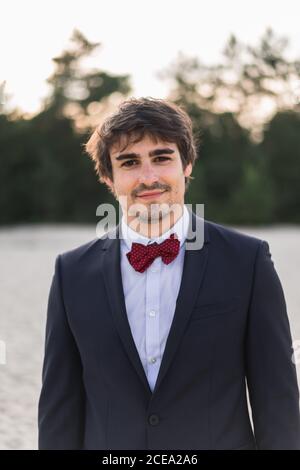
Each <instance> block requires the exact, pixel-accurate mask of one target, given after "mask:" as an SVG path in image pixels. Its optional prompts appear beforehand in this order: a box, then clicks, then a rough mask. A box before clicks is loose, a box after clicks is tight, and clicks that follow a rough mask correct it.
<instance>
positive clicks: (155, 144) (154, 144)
mask: <svg viewBox="0 0 300 470" xmlns="http://www.w3.org/2000/svg"><path fill="white" fill-rule="evenodd" d="M135 140H137V137H135V136H127V135H122V136H121V137H120V138H119V140H118V141H117V142H116V143H114V144H113V145H112V146H111V148H110V155H111V156H114V157H116V156H118V155H119V154H120V153H123V152H125V151H126V153H129V152H130V153H137V154H142V153H147V152H149V151H150V150H154V149H158V148H164V147H168V148H171V149H173V150H175V151H178V146H177V144H176V143H175V142H169V141H167V140H164V139H161V138H159V137H156V136H155V137H154V136H150V135H145V136H144V137H142V138H141V139H139V141H138V142H134V141H135Z"/></svg>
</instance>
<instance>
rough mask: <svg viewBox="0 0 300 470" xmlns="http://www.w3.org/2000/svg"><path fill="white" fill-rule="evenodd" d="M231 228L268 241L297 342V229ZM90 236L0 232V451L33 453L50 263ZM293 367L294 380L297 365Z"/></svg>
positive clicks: (58, 230) (50, 228) (26, 229)
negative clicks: (4, 359) (15, 450)
mask: <svg viewBox="0 0 300 470" xmlns="http://www.w3.org/2000/svg"><path fill="white" fill-rule="evenodd" d="M234 228H235V229H237V230H239V231H241V232H244V233H248V234H250V235H254V236H256V237H259V238H261V239H264V240H266V241H268V243H269V245H270V250H271V253H272V259H273V261H274V265H275V268H276V270H277V272H278V274H279V276H280V279H281V282H282V285H283V289H284V292H285V298H286V302H287V308H288V315H289V319H290V325H291V330H292V335H293V339H294V341H296V340H298V341H299V340H300V314H299V307H300V289H299V277H300V276H299V275H300V227H296V226H295V227H294V226H275V227H265V228H259V229H258V228H256V229H253V228H250V227H249V228H245V227H243V228H238V227H234ZM95 237H96V233H95V226H82V225H79V226H75V225H72V226H66V225H60V226H56V225H43V226H42V225H36V226H31V225H28V226H25V225H24V226H18V227H14V228H2V229H0V286H1V287H0V351H1V352H2V358H3V353H4V352H5V355H6V363H5V364H1V363H0V449H36V448H37V402H38V397H39V392H40V387H41V369H42V360H43V349H44V333H45V320H46V308H47V300H48V293H49V288H50V283H51V278H52V274H53V271H54V261H55V258H56V256H57V254H59V253H62V252H64V251H66V250H69V249H72V248H75V247H76V246H78V245H80V244H82V243H85V242H88V241H90V240H92V239H93V238H95ZM4 346H5V348H4ZM4 349H5V351H4ZM1 352H0V357H1ZM298 355H299V356H300V354H298ZM0 362H1V361H0ZM297 367H298V371H297V372H298V380H299V377H300V364H298V366H297Z"/></svg>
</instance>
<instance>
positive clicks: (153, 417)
mask: <svg viewBox="0 0 300 470" xmlns="http://www.w3.org/2000/svg"><path fill="white" fill-rule="evenodd" d="M158 423H159V417H158V416H157V415H150V416H149V424H151V425H152V426H156V425H157V424H158Z"/></svg>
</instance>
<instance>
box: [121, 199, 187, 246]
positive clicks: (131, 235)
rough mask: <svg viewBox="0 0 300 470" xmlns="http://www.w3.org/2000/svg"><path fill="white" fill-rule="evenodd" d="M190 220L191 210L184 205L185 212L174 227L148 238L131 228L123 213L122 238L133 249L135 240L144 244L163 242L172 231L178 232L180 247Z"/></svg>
mask: <svg viewBox="0 0 300 470" xmlns="http://www.w3.org/2000/svg"><path fill="white" fill-rule="evenodd" d="M189 221H190V215H189V211H188V209H187V207H186V206H185V205H183V214H182V215H181V217H180V218H179V219H178V220H177V222H176V223H175V224H174V225H173V227H171V228H170V229H169V230H167V231H166V232H164V233H163V234H162V235H161V236H159V237H152V238H148V237H145V236H144V235H141V234H139V233H138V232H136V231H135V230H132V228H130V227H129V225H127V224H126V222H125V220H124V215H123V216H122V219H121V231H122V238H123V240H124V242H125V243H126V245H127V248H128V249H129V250H131V246H132V243H133V242H135V243H142V244H143V245H148V244H149V243H153V242H157V243H161V242H162V241H163V240H165V239H166V238H169V236H170V235H171V234H172V233H176V234H177V236H178V240H180V247H182V245H183V243H184V242H185V239H186V237H187V233H188V227H189ZM123 234H124V235H123Z"/></svg>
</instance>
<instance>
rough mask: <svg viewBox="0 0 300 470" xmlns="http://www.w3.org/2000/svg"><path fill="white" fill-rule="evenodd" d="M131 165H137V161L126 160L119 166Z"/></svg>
mask: <svg viewBox="0 0 300 470" xmlns="http://www.w3.org/2000/svg"><path fill="white" fill-rule="evenodd" d="M131 163H138V162H137V160H127V162H125V163H123V164H122V165H121V166H127V167H130V166H132V165H131Z"/></svg>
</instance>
